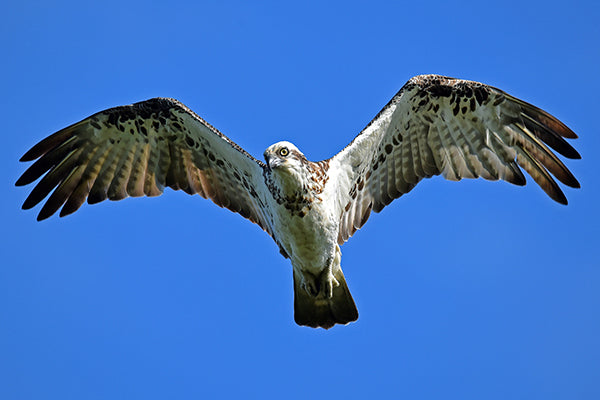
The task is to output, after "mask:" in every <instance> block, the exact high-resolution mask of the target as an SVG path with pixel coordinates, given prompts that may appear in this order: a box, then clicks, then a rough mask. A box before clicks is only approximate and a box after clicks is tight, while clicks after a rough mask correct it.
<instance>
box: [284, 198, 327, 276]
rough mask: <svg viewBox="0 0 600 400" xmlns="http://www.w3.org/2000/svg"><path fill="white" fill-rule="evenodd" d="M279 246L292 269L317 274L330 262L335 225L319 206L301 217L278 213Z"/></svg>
mask: <svg viewBox="0 0 600 400" xmlns="http://www.w3.org/2000/svg"><path fill="white" fill-rule="evenodd" d="M279 216H280V232H281V236H280V238H281V239H282V240H281V241H282V244H283V246H284V247H285V249H286V251H287V252H288V254H289V255H290V259H291V261H292V265H293V266H294V268H296V269H298V270H301V271H304V270H307V271H309V272H311V273H314V274H318V273H319V272H320V271H322V270H323V269H324V268H325V267H326V266H327V264H328V262H330V260H329V259H330V258H331V257H332V256H333V254H334V253H335V247H336V246H337V240H336V239H337V226H336V225H335V224H334V223H333V222H332V219H331V218H329V217H328V215H327V214H326V213H324V212H323V210H320V207H314V208H313V209H311V210H310V212H308V213H307V214H306V215H304V216H303V217H299V216H297V215H290V213H288V212H283V213H280V215H279Z"/></svg>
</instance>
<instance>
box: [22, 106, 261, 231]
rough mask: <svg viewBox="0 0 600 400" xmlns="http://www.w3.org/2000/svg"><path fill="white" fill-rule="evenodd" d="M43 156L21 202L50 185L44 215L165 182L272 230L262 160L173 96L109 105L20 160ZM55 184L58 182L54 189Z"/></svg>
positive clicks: (33, 200) (153, 190) (150, 192)
mask: <svg viewBox="0 0 600 400" xmlns="http://www.w3.org/2000/svg"><path fill="white" fill-rule="evenodd" d="M36 159H37V161H36V162H35V163H34V164H32V165H31V166H30V167H29V169H27V170H26V171H25V172H24V173H23V175H22V176H21V177H20V178H19V180H18V181H17V182H16V185H17V186H22V185H26V184H29V183H32V182H34V181H35V180H36V179H38V178H39V177H41V176H43V178H42V179H41V180H40V181H39V182H38V183H37V185H36V186H35V187H34V188H33V190H32V191H31V194H30V195H29V197H27V199H26V200H25V203H24V204H23V208H24V209H29V208H32V207H34V206H35V205H36V204H38V203H39V202H41V201H42V200H43V199H44V198H45V197H46V196H47V195H48V194H49V193H50V192H51V191H52V190H54V192H53V193H52V194H51V195H50V197H49V198H48V200H47V201H46V203H45V204H44V206H43V207H42V209H41V211H40V213H39V215H38V220H43V219H45V218H48V217H50V216H51V215H52V214H54V213H55V212H56V211H57V210H58V209H59V208H60V207H62V210H61V212H60V216H61V217H62V216H65V215H68V214H71V213H72V212H74V211H76V210H77V209H78V208H79V207H80V206H81V205H82V204H83V202H84V201H85V200H86V198H87V201H88V203H90V204H93V203H98V202H100V201H103V200H106V199H110V200H120V199H123V198H125V197H128V196H133V197H136V196H158V195H160V194H162V192H163V190H164V187H165V186H168V187H170V188H172V189H174V190H179V189H181V190H183V191H185V192H186V193H189V194H194V193H198V194H199V195H201V196H202V197H204V198H209V199H211V200H213V201H214V202H215V203H216V204H217V205H219V206H221V207H226V208H228V209H230V210H232V211H234V212H237V213H239V214H241V215H242V216H244V217H246V218H248V219H249V220H251V221H252V222H255V223H257V224H258V225H260V226H261V227H262V228H263V229H265V230H266V231H267V232H269V233H270V234H271V233H272V232H271V215H269V214H268V209H267V207H266V206H265V205H266V204H265V202H266V200H265V198H264V193H265V192H266V187H264V181H263V179H262V173H263V163H261V162H260V161H258V160H256V159H255V158H253V157H252V156H251V155H249V154H248V153H247V152H245V151H244V150H243V149H241V148H240V147H239V146H238V145H236V144H235V143H234V142H232V141H231V140H230V139H229V138H227V137H226V136H225V135H223V134H221V133H220V132H219V131H218V130H216V129H215V128H213V127H212V126H211V125H209V124H208V123H207V122H206V121H204V120H203V119H202V118H200V117H199V116H198V115H196V114H195V113H194V112H192V111H191V110H190V109H188V108H187V107H186V106H184V105H183V104H181V103H180V102H178V101H177V100H174V99H167V98H154V99H150V100H147V101H142V102H139V103H135V104H132V105H128V106H121V107H115V108H111V109H108V110H105V111H101V112H99V113H97V114H94V115H92V116H90V117H88V118H86V119H84V120H83V121H81V122H78V123H76V124H73V125H71V126H69V127H67V128H65V129H63V130H61V131H59V132H57V133H55V134H53V135H51V136H49V137H47V138H46V139H44V140H42V141H41V142H39V143H38V144H36V145H35V146H34V147H33V148H32V149H31V150H29V151H28V152H27V153H26V154H25V155H24V156H23V157H22V158H21V161H33V160H36ZM55 188H56V189H55Z"/></svg>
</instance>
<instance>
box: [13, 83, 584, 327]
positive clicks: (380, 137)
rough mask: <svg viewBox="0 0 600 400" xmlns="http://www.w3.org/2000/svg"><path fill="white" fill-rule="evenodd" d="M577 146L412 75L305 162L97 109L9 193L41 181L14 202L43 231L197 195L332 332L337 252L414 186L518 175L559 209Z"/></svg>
mask: <svg viewBox="0 0 600 400" xmlns="http://www.w3.org/2000/svg"><path fill="white" fill-rule="evenodd" d="M576 137H577V136H576V135H575V133H573V132H572V131H571V130H570V129H569V128H567V127H566V126H565V125H564V124H563V123H562V122H560V121H559V120H558V119H556V118H554V117H553V116H551V115H550V114H548V113H546V112H545V111H543V110H540V109H539V108H537V107H535V106H532V105H531V104H528V103H525V102H524V101H522V100H519V99H516V98H514V97H512V96H510V95H508V94H507V93H504V92H503V91H501V90H499V89H496V88H493V87H491V86H487V85H484V84H481V83H477V82H471V81H465V80H458V79H452V78H447V77H442V76H437V75H422V76H417V77H415V78H412V79H411V80H410V81H408V82H407V83H406V85H404V86H403V87H402V89H400V91H399V92H398V93H397V94H396V96H394V97H393V98H392V100H391V101H390V102H389V103H388V104H387V105H386V106H385V107H384V109H383V110H381V112H380V113H379V114H378V115H377V116H376V117H375V119H373V121H371V123H369V125H368V126H367V127H366V128H365V129H364V130H363V131H362V132H361V133H360V134H359V135H358V136H357V137H356V138H355V139H354V140H353V141H352V142H351V143H350V144H349V145H348V146H347V147H346V148H344V149H343V150H342V151H341V152H340V153H338V154H337V155H335V156H334V157H332V158H330V159H328V160H324V161H320V162H310V161H308V160H307V159H306V157H305V156H304V155H303V154H302V153H301V152H300V150H298V149H297V148H296V147H295V146H294V145H293V144H291V143H289V142H279V143H276V144H274V145H272V146H270V147H269V148H267V150H266V151H265V154H264V157H265V161H266V163H263V162H261V161H259V160H257V159H255V158H253V157H252V156H251V155H249V154H248V153H246V152H245V151H244V150H243V149H241V148H240V147H239V146H237V145H236V144H235V143H233V142H232V141H231V140H229V139H228V138H227V137H226V136H224V135H223V134H221V133H220V132H219V131H217V130H216V129H215V128H213V127H212V126H211V125H209V124H208V123H207V122H206V121H204V120H203V119H202V118H200V117H199V116H197V115H196V114H195V113H193V112H192V111H191V110H189V109H188V108H187V107H185V106H184V105H183V104H181V103H179V102H178V101H176V100H173V99H165V98H156V99H151V100H147V101H144V102H140V103H135V104H132V105H129V106H121V107H116V108H111V109H108V110H105V111H101V112H99V113H97V114H94V115H92V116H91V117H88V118H86V119H84V120H82V121H80V122H78V123H76V124H74V125H71V126H69V127H67V128H65V129H63V130H61V131H59V132H57V133H55V134H53V135H51V136H49V137H47V138H46V139H44V140H42V141H41V142H40V143H38V144H37V145H35V146H34V147H33V148H32V149H31V150H29V151H28V152H27V153H26V154H25V155H24V156H23V157H22V158H21V161H34V160H36V161H35V162H34V163H33V164H32V165H31V166H30V167H29V168H28V169H27V170H26V171H25V172H24V173H23V175H22V176H21V177H20V178H19V180H18V181H17V183H16V184H17V186H21V185H26V184H29V183H32V182H34V181H36V180H37V179H39V178H41V179H40V180H39V182H38V183H37V184H36V185H35V187H34V188H33V190H32V191H31V193H30V195H29V196H28V197H27V199H26V200H25V203H24V204H23V208H24V209H29V208H32V207H34V206H35V205H36V204H38V203H40V202H41V201H43V200H44V198H46V197H47V196H48V195H49V194H50V192H52V194H50V196H49V198H48V200H46V202H45V204H44V205H43V206H42V209H41V211H40V213H39V215H38V220H42V219H45V218H48V217H50V216H51V215H52V214H54V213H55V212H56V211H58V209H61V207H62V209H61V211H60V216H64V215H68V214H70V213H73V212H74V211H76V210H77V209H78V208H79V207H80V206H81V205H82V204H83V202H84V201H86V199H87V201H88V203H90V204H92V203H98V202H100V201H102V200H105V199H110V200H120V199H123V198H125V197H127V196H144V195H145V196H156V195H159V194H161V193H162V192H163V190H164V187H166V186H168V187H171V188H172V189H174V190H179V189H181V190H183V191H185V192H187V193H189V194H195V193H198V194H200V195H201V196H202V197H205V198H209V199H211V200H213V201H214V202H215V203H216V204H217V205H219V206H221V207H226V208H228V209H230V210H232V211H234V212H237V213H239V214H240V215H242V216H244V217H246V218H248V219H249V220H250V221H252V222H254V223H256V224H258V225H259V226H260V227H261V228H263V229H264V230H265V231H267V232H268V233H269V235H271V237H272V238H273V239H274V240H275V242H276V243H277V245H278V246H279V249H280V251H281V253H282V254H283V255H284V256H285V257H288V258H290V260H291V262H292V266H293V268H294V309H295V313H294V315H295V320H296V322H297V323H298V324H300V325H308V326H312V327H323V328H330V327H331V326H333V325H334V324H336V323H341V324H345V323H348V322H351V321H354V320H356V319H357V318H358V312H357V310H356V306H355V305H354V301H353V299H352V296H351V295H350V291H349V290H348V286H347V284H346V281H345V278H344V275H343V273H342V269H341V265H340V260H341V252H340V247H339V246H340V245H341V244H343V243H344V242H345V241H346V240H348V238H349V237H350V236H352V235H353V234H354V232H356V230H357V229H359V228H360V227H361V226H362V225H364V223H365V222H366V221H367V219H368V218H369V215H370V213H371V211H375V212H379V211H381V210H382V209H383V207H385V206H386V205H388V204H389V203H390V202H391V201H392V200H393V199H396V198H398V197H400V196H402V195H403V194H405V193H408V192H409V191H410V190H412V188H413V187H414V186H415V185H416V184H417V183H418V182H419V181H420V180H421V179H423V178H429V177H432V176H434V175H440V174H441V175H443V176H444V177H445V178H447V179H450V180H460V179H462V178H477V177H483V178H485V179H488V180H499V179H502V180H505V181H508V182H510V183H513V184H516V185H524V184H525V176H524V175H523V173H522V172H521V168H523V169H524V170H525V171H526V172H527V173H528V174H529V175H531V177H532V178H533V179H534V181H536V182H537V183H538V185H540V187H541V188H542V189H543V190H544V191H545V192H546V193H547V194H548V195H549V196H550V197H551V198H552V199H554V200H556V201H557V202H559V203H562V204H566V203H567V200H566V197H565V195H564V194H563V192H562V191H561V189H560V187H559V186H558V184H557V183H556V182H555V180H554V179H553V177H552V176H554V177H555V178H556V179H558V180H559V181H560V182H562V183H563V184H565V185H567V186H570V187H574V188H577V187H579V183H578V182H577V180H576V179H575V177H574V176H573V174H572V173H571V172H570V171H569V170H568V169H567V167H566V166H565V165H564V164H563V163H562V161H561V160H560V159H559V158H558V157H557V156H556V155H555V154H554V153H553V152H552V150H551V149H553V150H554V151H556V152H557V153H559V154H561V155H562V156H564V157H566V158H580V156H579V154H578V153H577V151H576V150H575V149H574V148H573V147H571V145H569V144H568V143H567V142H566V141H565V139H564V138H568V139H574V138H576Z"/></svg>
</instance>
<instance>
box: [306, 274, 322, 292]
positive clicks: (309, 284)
mask: <svg viewBox="0 0 600 400" xmlns="http://www.w3.org/2000/svg"><path fill="white" fill-rule="evenodd" d="M302 288H303V289H304V290H305V291H306V293H308V294H309V295H311V296H313V297H316V296H317V294H319V291H318V290H317V283H316V282H315V280H314V278H313V277H312V276H308V274H303V275H302Z"/></svg>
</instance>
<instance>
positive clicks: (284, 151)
mask: <svg viewBox="0 0 600 400" xmlns="http://www.w3.org/2000/svg"><path fill="white" fill-rule="evenodd" d="M288 154H290V151H289V150H288V149H287V147H282V148H281V149H280V150H279V155H280V156H281V157H286V156H287V155H288Z"/></svg>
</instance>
